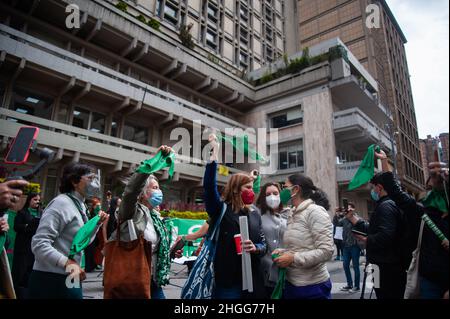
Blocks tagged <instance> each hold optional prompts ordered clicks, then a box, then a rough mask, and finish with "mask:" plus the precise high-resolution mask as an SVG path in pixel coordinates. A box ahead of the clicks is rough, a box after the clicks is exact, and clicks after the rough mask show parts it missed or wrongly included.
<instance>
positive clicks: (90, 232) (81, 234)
mask: <svg viewBox="0 0 450 319" xmlns="http://www.w3.org/2000/svg"><path fill="white" fill-rule="evenodd" d="M99 220H100V216H98V215H97V216H95V217H94V218H92V219H91V220H89V221H88V222H87V223H86V224H84V226H83V227H81V228H80V229H79V230H78V232H77V234H76V235H75V237H74V238H73V241H72V246H71V248H70V252H69V258H73V257H74V256H75V255H76V254H79V253H80V252H81V251H83V250H84V249H85V248H86V247H87V246H88V245H89V242H90V241H91V238H92V236H94V234H95V229H96V227H97V224H98V222H99Z"/></svg>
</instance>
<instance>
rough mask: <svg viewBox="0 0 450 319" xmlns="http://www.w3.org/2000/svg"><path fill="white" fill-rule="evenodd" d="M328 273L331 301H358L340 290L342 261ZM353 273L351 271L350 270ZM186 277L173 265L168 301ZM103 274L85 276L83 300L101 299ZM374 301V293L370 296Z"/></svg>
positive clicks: (182, 268)
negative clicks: (330, 282)
mask: <svg viewBox="0 0 450 319" xmlns="http://www.w3.org/2000/svg"><path fill="white" fill-rule="evenodd" d="M364 262H365V258H364V257H361V259H360V270H361V281H362V279H363V275H364V274H363V270H364ZM327 268H328V271H329V272H330V276H331V281H332V283H333V288H332V291H331V294H332V298H333V299H359V298H360V296H361V293H359V292H358V293H350V292H342V291H340V289H341V288H342V287H344V286H345V285H346V280H345V275H344V270H343V267H342V261H334V260H333V261H330V262H328V263H327ZM351 271H352V273H353V270H351ZM187 276H188V273H187V267H186V266H181V265H178V264H175V263H173V264H172V268H171V279H170V284H169V285H167V286H165V287H164V288H163V290H164V294H165V295H166V298H168V299H179V298H180V294H181V288H182V287H183V285H184V282H185V281H186V279H187ZM102 280H103V272H100V271H95V272H92V273H88V274H87V279H86V280H85V281H84V282H83V293H84V298H85V299H103V286H102ZM369 293H370V289H369V288H366V293H365V298H366V299H368V298H369ZM372 299H375V293H373V295H372Z"/></svg>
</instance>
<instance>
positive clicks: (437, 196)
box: [421, 189, 448, 214]
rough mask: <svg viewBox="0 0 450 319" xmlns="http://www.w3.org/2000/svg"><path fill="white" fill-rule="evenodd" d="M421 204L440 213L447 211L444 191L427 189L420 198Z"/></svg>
mask: <svg viewBox="0 0 450 319" xmlns="http://www.w3.org/2000/svg"><path fill="white" fill-rule="evenodd" d="M421 202H422V204H423V206H425V207H433V208H435V209H437V210H439V211H440V212H441V213H443V214H445V213H448V207H447V205H448V204H447V200H446V199H445V192H444V191H438V190H435V189H433V190H432V191H429V192H428V194H427V196H426V197H425V198H424V199H422V201H421Z"/></svg>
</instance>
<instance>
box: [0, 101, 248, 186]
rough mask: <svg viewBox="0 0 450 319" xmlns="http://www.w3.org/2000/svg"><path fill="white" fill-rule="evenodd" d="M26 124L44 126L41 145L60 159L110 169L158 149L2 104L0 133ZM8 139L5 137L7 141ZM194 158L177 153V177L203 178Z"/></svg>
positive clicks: (222, 179) (221, 178)
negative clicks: (84, 161) (40, 116)
mask: <svg viewBox="0 0 450 319" xmlns="http://www.w3.org/2000/svg"><path fill="white" fill-rule="evenodd" d="M22 123H24V124H22ZM25 124H26V125H33V126H37V127H39V128H40V131H39V136H38V138H37V143H38V146H39V147H48V148H51V149H53V150H55V151H58V156H57V157H59V158H57V160H61V159H62V157H63V156H67V157H68V158H79V159H84V160H89V161H91V162H94V163H96V164H101V165H106V167H107V170H108V172H109V173H116V172H120V171H121V170H122V169H125V168H126V167H129V166H131V165H132V164H139V163H140V162H142V161H143V160H146V159H148V158H149V157H151V156H152V155H154V154H156V151H157V148H155V147H152V146H148V145H143V144H138V143H134V142H131V141H128V140H124V139H120V138H116V137H112V136H108V135H104V134H99V133H95V132H92V131H89V130H85V129H80V128H77V127H74V126H71V125H67V124H62V123H59V122H55V121H50V120H46V119H42V118H39V117H36V116H32V115H27V114H22V113H19V112H16V111H12V110H8V109H5V108H0V137H3V136H5V137H6V138H11V137H15V136H16V134H17V132H18V130H19V128H20V127H21V126H24V125H25ZM4 143H5V140H3V145H5V144H4ZM192 162H193V161H192V158H190V157H185V156H182V155H177V158H176V165H175V175H174V179H173V180H174V181H177V180H178V179H180V180H181V179H185V180H192V181H197V182H200V181H201V180H202V178H203V175H204V165H205V162H204V161H202V160H198V163H199V164H197V163H195V164H194V163H192ZM229 170H230V174H232V173H236V172H241V171H240V170H238V169H234V168H230V169H229ZM165 178H167V173H164V174H163V179H165ZM217 179H218V182H219V183H220V184H224V183H225V182H226V180H227V178H225V177H224V176H221V175H218V176H217Z"/></svg>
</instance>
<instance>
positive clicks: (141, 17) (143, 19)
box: [136, 14, 147, 24]
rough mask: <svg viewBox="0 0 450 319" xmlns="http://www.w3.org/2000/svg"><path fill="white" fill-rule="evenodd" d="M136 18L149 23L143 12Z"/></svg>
mask: <svg viewBox="0 0 450 319" xmlns="http://www.w3.org/2000/svg"><path fill="white" fill-rule="evenodd" d="M136 19H138V20H139V21H141V22H142V23H145V24H147V20H146V19H145V17H144V16H143V15H142V14H140V15H138V16H137V17H136Z"/></svg>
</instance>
